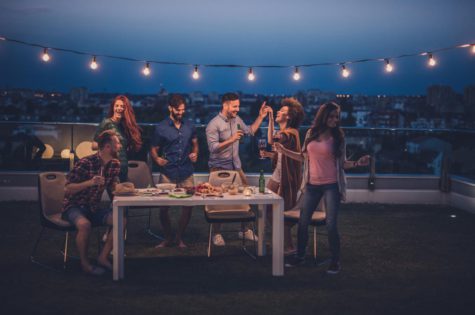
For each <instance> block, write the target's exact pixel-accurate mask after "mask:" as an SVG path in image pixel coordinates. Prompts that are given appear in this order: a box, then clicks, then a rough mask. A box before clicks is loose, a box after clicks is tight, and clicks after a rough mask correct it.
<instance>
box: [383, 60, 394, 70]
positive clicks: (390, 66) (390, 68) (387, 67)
mask: <svg viewBox="0 0 475 315" xmlns="http://www.w3.org/2000/svg"><path fill="white" fill-rule="evenodd" d="M385 60H386V67H385V70H386V72H388V73H389V72H393V70H394V67H393V65H392V64H391V63H390V62H389V59H385Z"/></svg>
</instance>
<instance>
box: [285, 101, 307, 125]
mask: <svg viewBox="0 0 475 315" xmlns="http://www.w3.org/2000/svg"><path fill="white" fill-rule="evenodd" d="M280 106H281V107H284V106H287V107H288V108H289V112H288V114H287V115H288V116H289V121H288V122H287V127H290V128H295V129H298V128H299V126H300V124H301V123H302V121H303V117H304V111H303V107H302V104H300V102H299V101H297V100H296V99H295V98H292V97H288V98H284V99H283V100H282V102H281V103H280Z"/></svg>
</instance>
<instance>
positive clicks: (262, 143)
mask: <svg viewBox="0 0 475 315" xmlns="http://www.w3.org/2000/svg"><path fill="white" fill-rule="evenodd" d="M257 146H258V147H259V150H260V151H264V150H265V149H266V148H267V141H266V139H265V138H260V139H259V140H257ZM259 159H261V160H264V159H265V157H263V156H262V154H261V157H260V158H259Z"/></svg>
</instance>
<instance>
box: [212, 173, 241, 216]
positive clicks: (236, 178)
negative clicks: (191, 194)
mask: <svg viewBox="0 0 475 315" xmlns="http://www.w3.org/2000/svg"><path fill="white" fill-rule="evenodd" d="M208 182H209V183H210V184H211V185H213V186H221V184H223V183H230V184H231V183H234V185H242V181H241V176H240V175H239V173H238V172H237V171H228V170H222V171H214V172H211V173H209V179H208ZM249 209H250V207H249V205H247V204H239V205H221V206H206V207H205V210H206V211H213V212H214V211H226V210H234V211H236V210H242V211H248V210H249Z"/></svg>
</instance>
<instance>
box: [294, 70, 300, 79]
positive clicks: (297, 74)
mask: <svg viewBox="0 0 475 315" xmlns="http://www.w3.org/2000/svg"><path fill="white" fill-rule="evenodd" d="M293 78H294V80H295V81H298V80H300V72H299V68H298V67H295V71H294V75H293Z"/></svg>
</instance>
